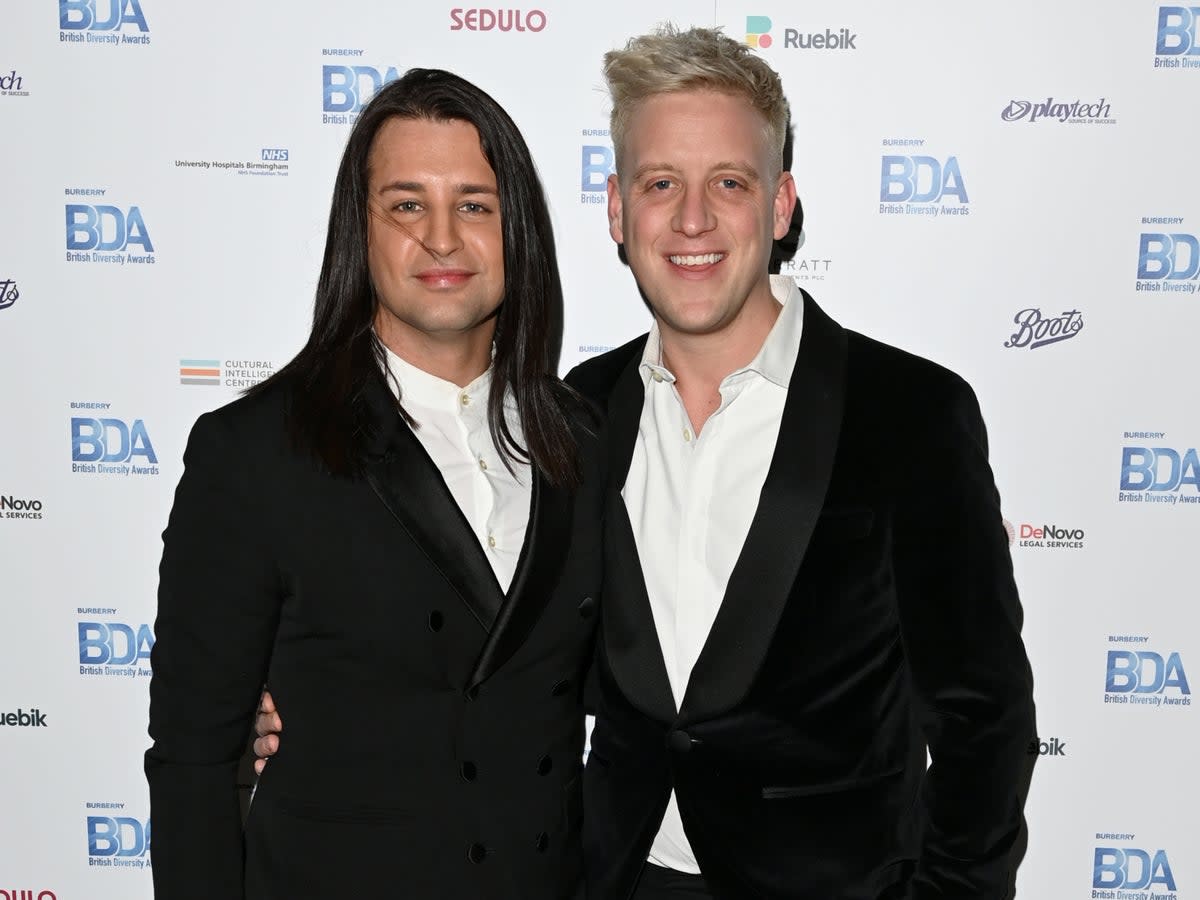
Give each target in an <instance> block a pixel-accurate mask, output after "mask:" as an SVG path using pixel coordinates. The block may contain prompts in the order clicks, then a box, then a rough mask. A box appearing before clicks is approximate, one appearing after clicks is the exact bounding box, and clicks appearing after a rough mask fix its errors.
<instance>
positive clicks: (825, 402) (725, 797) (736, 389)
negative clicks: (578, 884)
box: [568, 28, 1035, 900]
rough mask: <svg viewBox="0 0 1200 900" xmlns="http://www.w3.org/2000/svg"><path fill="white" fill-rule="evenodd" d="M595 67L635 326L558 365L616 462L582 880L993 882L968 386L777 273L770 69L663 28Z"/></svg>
mask: <svg viewBox="0 0 1200 900" xmlns="http://www.w3.org/2000/svg"><path fill="white" fill-rule="evenodd" d="M604 71H605V75H606V77H607V80H608V85H609V88H610V90H611V93H612V98H613V111H612V135H613V143H614V146H615V151H616V164H617V174H616V175H614V176H612V177H610V178H609V182H608V213H609V231H610V234H611V236H612V238H613V240H614V241H616V242H617V243H618V244H621V245H623V247H624V250H625V253H626V255H627V258H628V261H629V265H630V268H631V269H632V270H633V274H634V277H635V278H636V280H637V284H638V287H639V289H640V291H641V293H642V296H643V297H644V298H645V300H646V302H647V303H648V304H649V306H650V308H651V310H652V312H653V314H654V324H653V327H652V328H651V330H650V333H649V334H648V335H645V336H643V337H641V338H638V339H637V340H635V341H632V342H631V343H629V344H627V345H625V346H624V347H621V348H619V349H617V350H614V351H612V352H611V353H607V354H605V355H603V356H600V357H597V358H595V359H592V360H589V361H588V362H586V363H584V364H583V365H581V366H579V367H578V368H576V370H575V371H574V372H573V373H572V375H571V376H569V379H568V380H569V381H571V382H572V383H573V384H574V385H575V386H576V387H578V388H579V389H580V390H581V391H582V392H584V393H585V394H587V395H589V396H590V397H591V398H592V399H593V400H594V401H595V402H596V403H597V404H598V405H599V406H601V407H602V408H603V409H605V410H606V411H607V415H608V425H607V432H606V436H607V437H606V439H607V442H608V450H609V460H610V467H611V471H610V474H609V479H610V483H609V486H608V490H607V499H606V505H605V509H606V514H605V525H604V529H605V531H604V541H605V559H606V563H605V565H606V571H605V573H604V577H605V588H604V596H603V600H602V604H601V607H602V616H601V619H602V626H601V637H600V641H599V646H598V653H597V661H596V668H595V682H596V688H597V700H598V705H597V709H596V715H597V722H596V727H595V731H594V732H593V735H592V749H591V754H590V757H589V759H588V763H587V769H586V772H585V776H584V810H585V816H584V855H585V866H586V869H587V872H588V881H589V897H591V898H593V900H626V898H630V897H634V898H637V900H655V898H667V897H670V898H680V900H682V898H721V900H746V898H772V900H774V898H780V900H782V898H805V900H894V898H907V900H933V898H980V900H984V898H986V900H1001V898H1003V897H1006V896H1008V891H1009V886H1010V883H1011V878H1012V871H1011V869H1012V866H1013V863H1012V862H1011V860H1010V856H1011V850H1012V847H1013V845H1014V842H1015V841H1016V838H1017V835H1018V832H1019V828H1020V823H1021V801H1020V799H1019V785H1020V782H1021V778H1022V773H1023V770H1024V765H1025V763H1024V759H1025V757H1024V750H1025V747H1026V746H1027V744H1028V742H1029V740H1030V739H1031V738H1032V737H1033V735H1034V734H1035V729H1034V724H1033V703H1032V696H1031V675H1030V670H1029V665H1028V662H1027V660H1026V656H1025V650H1024V647H1023V645H1022V641H1021V637H1020V624H1021V609H1020V604H1019V601H1018V598H1017V592H1016V588H1015V585H1014V583H1013V577H1012V564H1011V560H1010V558H1009V553H1008V544H1007V540H1006V537H1005V533H1004V529H1003V525H1002V519H1001V515H1000V510H999V500H998V496H997V493H996V489H995V486H994V482H993V478H992V473H991V470H990V468H989V466H988V461H987V443H986V435H985V431H984V426H983V421H982V419H981V417H980V414H979V409H978V405H977V403H976V400H975V396H974V394H973V393H972V391H971V389H970V387H969V386H968V385H967V384H966V383H965V382H964V381H963V380H962V379H961V378H959V377H958V376H957V375H955V374H953V373H951V372H949V371H947V370H946V369H943V368H941V367H939V366H937V365H935V364H934V363H931V362H928V361H926V360H923V359H920V358H918V357H916V356H912V355H910V354H907V353H904V352H902V351H900V350H897V349H895V348H892V347H888V346H885V345H883V344H880V343H877V342H875V341H873V340H870V339H869V338H866V337H864V336H862V335H859V334H856V333H854V332H851V331H847V330H845V329H843V328H842V327H841V326H839V325H838V324H837V323H836V322H834V321H833V320H832V319H831V318H829V317H828V316H827V315H826V314H825V313H824V312H823V311H822V310H821V309H820V308H819V307H818V306H817V305H816V303H815V302H814V301H813V300H812V298H811V297H809V296H808V295H807V294H806V293H804V292H803V291H801V290H799V289H798V288H797V287H796V285H795V284H794V283H793V282H792V281H791V280H790V279H786V278H782V279H781V278H772V277H771V276H769V275H768V265H769V259H770V255H771V250H772V244H773V242H774V241H775V240H777V239H779V238H781V237H783V236H784V235H785V234H786V233H787V230H788V226H789V222H790V219H791V215H792V211H793V208H794V206H795V203H796V189H795V184H794V182H793V179H792V176H791V174H790V173H789V172H786V171H784V170H783V166H782V152H783V144H784V139H785V136H786V131H787V122H788V106H787V101H786V99H785V98H784V95H783V89H782V85H781V84H780V80H779V77H778V75H776V73H775V72H774V71H772V70H771V68H770V67H769V66H768V65H767V64H766V63H765V62H764V61H763V60H761V59H760V58H758V57H757V56H755V55H754V54H753V53H752V52H750V51H749V50H748V49H747V48H746V47H744V46H742V45H741V44H739V43H737V42H736V41H733V40H731V39H729V38H727V37H725V36H723V35H721V34H719V33H718V32H716V31H713V30H709V29H703V28H694V29H691V30H687V31H677V30H675V29H672V28H664V29H662V30H660V31H659V32H657V33H655V34H650V35H644V36H642V37H638V38H635V39H633V40H632V41H630V42H629V44H628V45H627V46H626V48H625V49H623V50H617V51H613V52H610V53H608V54H607V55H606V56H605V68H604ZM927 749H928V752H929V754H930V756H931V758H932V765H931V766H929V768H928V770H927V768H926V750H927Z"/></svg>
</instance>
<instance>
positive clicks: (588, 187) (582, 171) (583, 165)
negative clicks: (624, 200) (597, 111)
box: [579, 128, 616, 206]
mask: <svg viewBox="0 0 1200 900" xmlns="http://www.w3.org/2000/svg"><path fill="white" fill-rule="evenodd" d="M582 136H583V141H584V142H583V144H582V145H581V146H580V158H579V202H580V203H582V204H584V205H585V206H586V205H598V206H604V205H605V204H606V203H607V202H608V189H607V187H606V186H607V184H608V176H609V175H612V174H613V173H614V172H615V171H616V168H615V165H616V163H615V160H614V157H613V148H612V142H611V136H610V135H609V133H608V129H607V128H584V129H583V130H582ZM598 140H603V141H604V143H603V144H600V143H597V141H598Z"/></svg>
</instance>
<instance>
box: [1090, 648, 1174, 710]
mask: <svg viewBox="0 0 1200 900" xmlns="http://www.w3.org/2000/svg"><path fill="white" fill-rule="evenodd" d="M1105 666H1106V668H1105V674H1104V702H1105V703H1106V704H1113V705H1116V706H1149V707H1155V708H1160V709H1174V708H1176V707H1183V706H1191V705H1192V688H1191V685H1190V684H1189V683H1188V677H1187V670H1186V669H1185V668H1184V661H1183V654H1182V653H1181V652H1180V651H1179V650H1177V649H1173V648H1172V647H1170V646H1169V645H1168V646H1165V647H1164V646H1162V645H1161V644H1158V643H1155V644H1154V645H1153V649H1151V641H1150V638H1149V637H1148V636H1147V635H1144V634H1110V635H1109V636H1108V648H1107V655H1106V659H1105Z"/></svg>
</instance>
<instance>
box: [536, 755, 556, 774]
mask: <svg viewBox="0 0 1200 900" xmlns="http://www.w3.org/2000/svg"><path fill="white" fill-rule="evenodd" d="M553 768H554V760H552V759H551V758H550V757H548V756H543V757H542V758H541V759H539V760H538V764H537V773H538V774H539V775H549V774H550V770H551V769H553Z"/></svg>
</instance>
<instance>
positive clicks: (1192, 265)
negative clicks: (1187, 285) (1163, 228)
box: [1137, 233, 1200, 281]
mask: <svg viewBox="0 0 1200 900" xmlns="http://www.w3.org/2000/svg"><path fill="white" fill-rule="evenodd" d="M1137 277H1138V278H1147V279H1158V278H1165V279H1167V280H1169V281H1185V280H1188V279H1195V278H1200V240H1197V238H1196V236H1195V235H1194V234H1156V233H1143V234H1142V235H1141V237H1140V239H1139V241H1138V272H1137Z"/></svg>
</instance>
